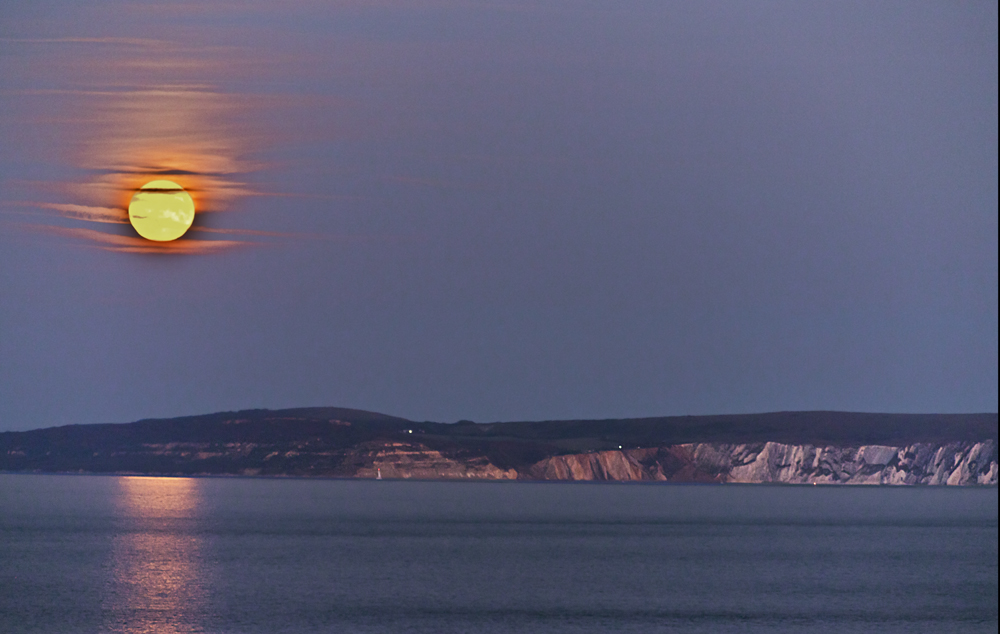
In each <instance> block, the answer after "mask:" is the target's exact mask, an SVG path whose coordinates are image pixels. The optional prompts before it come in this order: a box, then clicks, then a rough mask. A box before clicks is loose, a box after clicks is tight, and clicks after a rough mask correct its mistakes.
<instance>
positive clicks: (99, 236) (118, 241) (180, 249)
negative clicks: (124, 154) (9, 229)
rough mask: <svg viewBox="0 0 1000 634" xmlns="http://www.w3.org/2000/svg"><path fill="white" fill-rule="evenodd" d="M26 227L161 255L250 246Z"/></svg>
mask: <svg viewBox="0 0 1000 634" xmlns="http://www.w3.org/2000/svg"><path fill="white" fill-rule="evenodd" d="M24 226H25V228H27V229H29V230H33V231H36V232H40V233H46V234H50V235H57V236H62V237H66V238H72V239H74V240H82V241H85V242H89V243H91V244H90V246H93V247H96V248H98V249H102V250H104V251H115V252H118V253H158V254H163V255H192V254H206V253H217V252H219V251H224V250H228V249H233V248H237V247H247V246H253V245H254V244H255V243H253V242H241V241H238V240H174V241H173V242H151V241H149V240H146V239H143V238H140V237H138V236H124V235H118V234H113V233H104V232H103V231H97V230H94V229H84V228H81V227H56V226H52V225H38V224H35V225H24Z"/></svg>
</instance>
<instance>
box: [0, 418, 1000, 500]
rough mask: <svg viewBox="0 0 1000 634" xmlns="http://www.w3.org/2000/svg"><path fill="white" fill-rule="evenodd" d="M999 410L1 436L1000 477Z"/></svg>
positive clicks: (521, 475)
mask: <svg viewBox="0 0 1000 634" xmlns="http://www.w3.org/2000/svg"><path fill="white" fill-rule="evenodd" d="M997 440H998V438H997V414H995V413H987V414H866V413H850V412H776V413H767V414H744V415H732V416H671V417H661V418H635V419H608V420H564V421H536V422H507V423H500V422H498V423H486V424H478V423H473V422H471V421H460V422H458V423H454V424H445V423H435V422H429V421H425V422H415V421H410V420H406V419H403V418H398V417H394V416H388V415H384V414H377V413H373V412H365V411H360V410H353V409H344V408H302V409H286V410H244V411H239V412H219V413H215V414H206V415H202V416H187V417H182V418H170V419H148V420H140V421H137V422H134V423H124V424H101V425H69V426H64V427H51V428H47V429H38V430H33V431H24V432H4V433H0V471H7V472H36V473H39V472H40V473H119V474H122V473H125V474H159V475H208V474H212V475H264V476H267V475H270V476H326V477H344V478H353V477H362V478H371V477H377V476H378V475H379V474H381V476H382V477H383V478H424V479H520V480H611V481H642V480H646V481H672V482H786V483H801V484H805V483H822V484H835V483H846V484H965V485H969V484H984V485H996V484H997V446H998V442H997Z"/></svg>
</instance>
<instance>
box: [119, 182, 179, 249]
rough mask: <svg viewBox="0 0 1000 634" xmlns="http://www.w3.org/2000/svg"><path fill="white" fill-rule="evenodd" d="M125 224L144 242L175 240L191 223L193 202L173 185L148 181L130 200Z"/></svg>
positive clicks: (171, 183)
mask: <svg viewBox="0 0 1000 634" xmlns="http://www.w3.org/2000/svg"><path fill="white" fill-rule="evenodd" d="M128 220H129V222H131V223H132V226H133V227H134V228H135V230H136V231H137V232H138V233H139V235H140V236H142V237H143V238H146V239H147V240H153V241H156V242H169V241H171V240H176V239H177V238H179V237H181V236H182V235H184V233H185V232H186V231H187V230H188V229H189V228H190V227H191V223H192V222H194V201H193V200H191V195H190V194H188V193H187V192H186V191H184V188H183V187H181V186H180V185H178V184H177V183H175V182H173V181H150V182H148V183H146V184H145V185H143V186H142V188H141V189H140V190H139V191H137V192H136V193H135V195H133V196H132V202H130V203H129V204H128Z"/></svg>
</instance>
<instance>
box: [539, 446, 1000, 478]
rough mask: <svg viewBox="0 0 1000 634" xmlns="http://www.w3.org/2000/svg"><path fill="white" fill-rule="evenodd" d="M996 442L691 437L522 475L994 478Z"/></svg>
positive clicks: (555, 463) (577, 458)
mask: <svg viewBox="0 0 1000 634" xmlns="http://www.w3.org/2000/svg"><path fill="white" fill-rule="evenodd" d="M997 471H998V469H997V445H996V443H995V442H994V441H992V440H986V441H983V442H978V443H975V442H954V443H948V444H945V445H936V444H928V443H916V444H913V445H908V446H905V447H888V446H884V445H863V446H861V447H816V446H813V445H785V444H782V443H776V442H769V443H763V444H748V445H724V444H708V443H694V444H687V445H676V446H672V447H660V448H646V449H624V450H619V451H600V452H593V453H586V454H571V455H563V456H552V457H550V458H546V459H545V460H542V461H541V462H539V463H537V464H535V465H534V466H533V467H532V468H531V469H530V470H529V472H528V473H525V474H523V475H521V477H529V478H534V479H540V480H605V481H637V480H647V481H655V480H661V481H662V480H670V481H674V482H747V483H787V484H903V485H905V484H930V485H942V484H947V485H975V484H983V485H996V484H997Z"/></svg>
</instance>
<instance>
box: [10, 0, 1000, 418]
mask: <svg viewBox="0 0 1000 634" xmlns="http://www.w3.org/2000/svg"><path fill="white" fill-rule="evenodd" d="M997 21H998V16H997V5H996V2H986V1H982V2H916V1H910V0H907V1H905V2H878V3H873V2H846V1H839V0H838V1H830V2H818V1H817V2H802V1H799V0H794V1H789V2H743V1H732V2H668V1H665V0H656V1H653V2H622V1H620V0H614V1H608V2H586V1H582V0H566V1H556V2H544V1H539V2H534V1H533V2H520V1H517V0H510V1H503V2H490V1H484V2H474V1H469V0H455V1H451V0H414V1H399V2H391V1H388V0H386V1H372V2H362V1H350V0H348V1H342V2H326V1H320V0H304V1H300V2H293V3H287V4H286V3H276V2H264V1H263V0H257V1H250V2H239V3H237V2H211V1H209V2H171V1H169V0H167V1H158V2H148V3H146V2H123V1H101V0H78V1H77V0H74V1H68V0H61V1H46V0H42V1H38V0H32V1H30V2H5V3H4V6H3V8H0V431H3V430H20V429H31V428H37V427H47V426H53V425H64V424H73V423H102V422H127V421H131V420H136V419H140V418H151V417H169V416H181V415H188V414H201V413H208V412H214V411H221V410H236V409H249V408H272V409H274V408H284V407H304V406H319V405H331V406H342V407H353V408H359V409H367V410H373V411H378V412H384V413H387V414H393V415H397V416H402V417H405V418H410V419H414V420H437V421H446V422H452V421H455V420H458V419H472V420H475V421H478V422H490V421H498V420H541V419H565V418H612V417H613V418H620V417H642V416H664V415H684V414H726V413H746V412H765V411H777V410H817V409H835V410H850V411H876V412H956V413H957V412H995V411H997V382H998V373H997V366H998V356H997V345H998V340H997V328H998V319H997V315H998V311H997V286H998V277H997V251H998V245H997V232H998V223H997V203H998V200H997V170H998V165H997V153H998V145H997V116H998V115H997V73H998V69H997V57H998V52H997ZM157 178H169V179H171V180H173V181H176V182H177V183H178V184H180V185H181V186H182V187H184V188H185V189H186V190H188V191H189V192H190V194H191V196H192V198H193V200H194V204H195V208H196V213H197V215H196V217H195V221H194V226H193V227H192V229H191V231H189V232H188V234H186V235H185V236H184V237H183V238H181V239H179V240H177V241H176V242H172V243H163V244H160V243H151V242H149V241H147V240H145V239H144V238H141V237H139V236H138V234H136V233H135V231H134V230H133V229H132V228H131V226H130V225H129V224H128V219H127V218H128V216H127V211H126V210H127V208H128V204H129V200H130V197H131V196H132V193H133V192H134V191H135V190H136V189H137V188H138V187H140V186H141V185H143V184H144V183H146V182H148V181H151V180H154V179H157Z"/></svg>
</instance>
